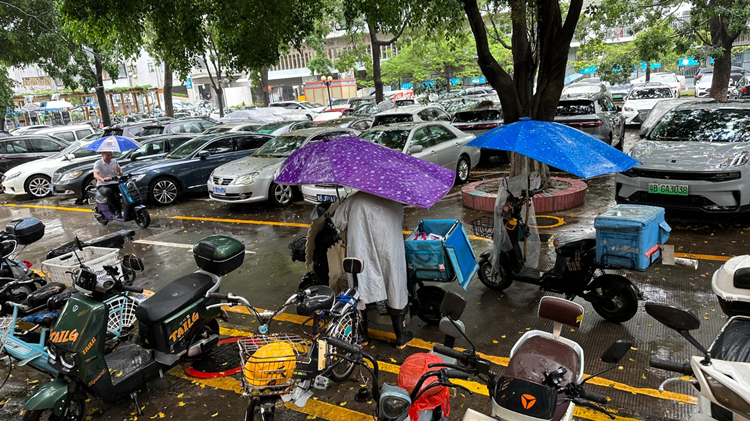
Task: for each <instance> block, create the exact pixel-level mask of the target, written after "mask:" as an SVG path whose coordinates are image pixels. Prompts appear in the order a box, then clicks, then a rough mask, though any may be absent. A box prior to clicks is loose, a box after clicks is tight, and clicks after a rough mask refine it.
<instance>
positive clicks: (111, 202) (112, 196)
mask: <svg viewBox="0 0 750 421" xmlns="http://www.w3.org/2000/svg"><path fill="white" fill-rule="evenodd" d="M97 190H99V194H101V195H102V196H104V197H106V198H107V209H108V210H109V213H110V214H112V216H114V215H117V214H118V213H120V211H121V210H122V206H121V205H120V195H119V194H118V191H117V184H112V185H107V186H99V187H97Z"/></svg>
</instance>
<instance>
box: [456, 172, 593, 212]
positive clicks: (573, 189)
mask: <svg viewBox="0 0 750 421" xmlns="http://www.w3.org/2000/svg"><path fill="white" fill-rule="evenodd" d="M503 178H504V177H501V178H491V179H488V180H482V181H476V182H474V183H470V184H467V185H465V186H463V187H462V188H461V197H462V199H463V202H464V206H465V207H467V208H471V209H477V210H481V211H485V212H494V210H495V200H496V198H497V194H496V193H486V192H483V191H481V190H477V189H476V187H477V186H479V185H480V184H486V183H491V182H493V181H500V180H502V179H503ZM550 179H551V180H557V181H562V182H564V183H568V184H570V187H568V188H567V189H565V190H560V191H556V192H552V193H540V194H537V195H535V196H534V210H535V211H536V212H537V213H542V212H556V211H561V210H566V209H571V208H574V207H576V206H580V205H582V204H583V203H584V202H585V201H586V188H587V186H586V183H584V182H583V181H581V180H575V179H572V178H564V177H550Z"/></svg>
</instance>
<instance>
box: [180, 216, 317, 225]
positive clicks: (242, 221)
mask: <svg viewBox="0 0 750 421" xmlns="http://www.w3.org/2000/svg"><path fill="white" fill-rule="evenodd" d="M169 219H182V220H186V221H210V222H229V223H233V224H255V225H274V226H282V227H298V228H309V227H310V224H300V223H297V222H276V221H253V220H251V219H225V218H207V217H203V216H200V217H198V216H170V217H169Z"/></svg>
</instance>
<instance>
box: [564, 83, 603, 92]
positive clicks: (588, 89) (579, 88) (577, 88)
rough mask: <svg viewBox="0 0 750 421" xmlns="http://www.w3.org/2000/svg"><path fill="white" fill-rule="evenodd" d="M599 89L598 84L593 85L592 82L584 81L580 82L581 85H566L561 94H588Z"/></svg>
mask: <svg viewBox="0 0 750 421" xmlns="http://www.w3.org/2000/svg"><path fill="white" fill-rule="evenodd" d="M599 91H601V88H600V87H599V85H595V84H593V83H584V84H581V86H568V87H567V88H565V91H563V94H567V95H570V94H590V93H596V92H599Z"/></svg>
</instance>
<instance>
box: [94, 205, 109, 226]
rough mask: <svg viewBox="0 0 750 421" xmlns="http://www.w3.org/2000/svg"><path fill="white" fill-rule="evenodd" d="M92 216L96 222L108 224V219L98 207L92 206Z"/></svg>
mask: <svg viewBox="0 0 750 421" xmlns="http://www.w3.org/2000/svg"><path fill="white" fill-rule="evenodd" d="M94 218H96V222H98V223H100V224H102V225H107V224H109V219H107V218H105V217H104V214H102V212H101V211H100V210H99V208H94Z"/></svg>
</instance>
